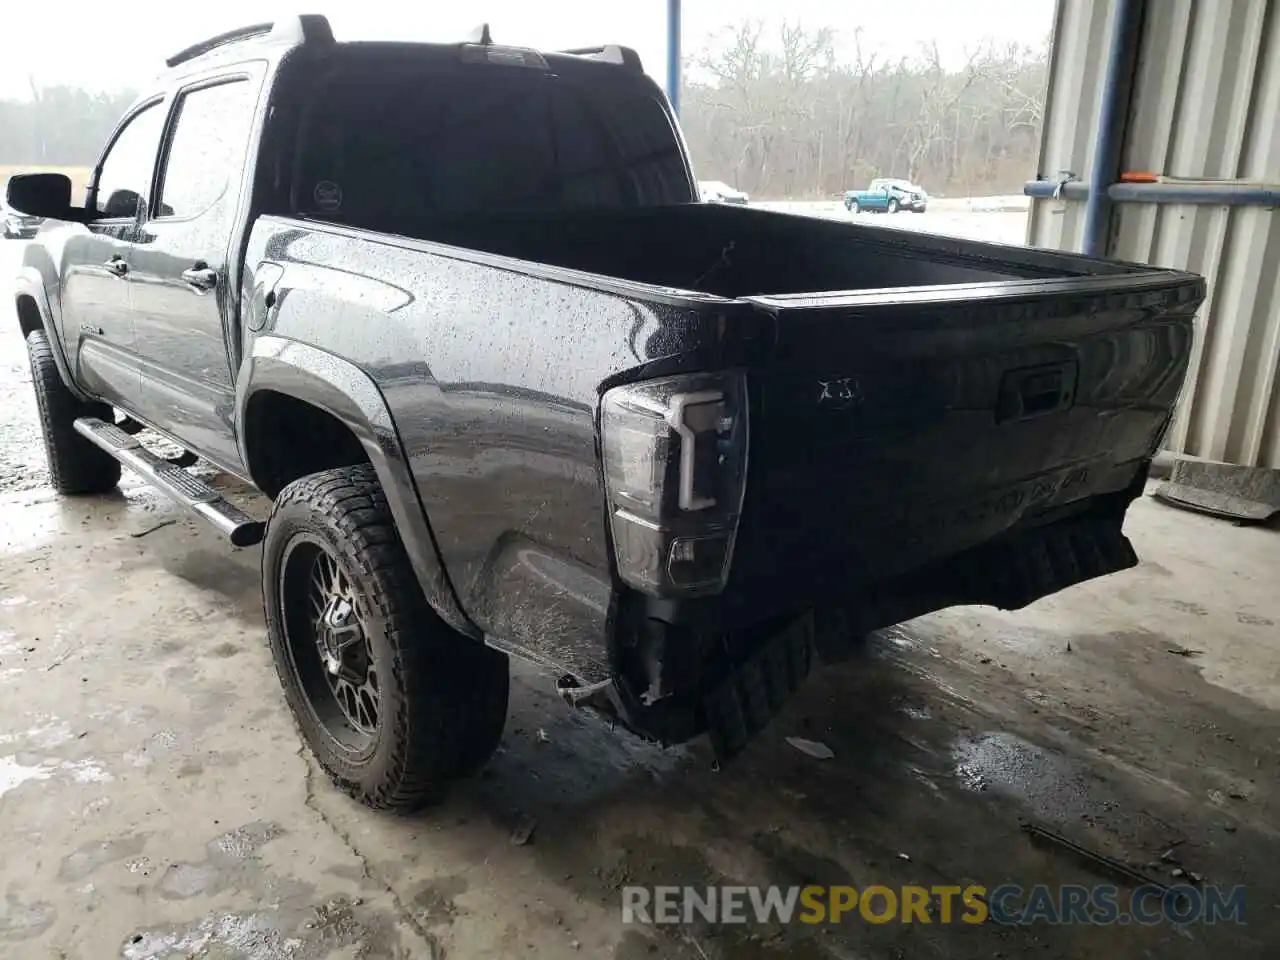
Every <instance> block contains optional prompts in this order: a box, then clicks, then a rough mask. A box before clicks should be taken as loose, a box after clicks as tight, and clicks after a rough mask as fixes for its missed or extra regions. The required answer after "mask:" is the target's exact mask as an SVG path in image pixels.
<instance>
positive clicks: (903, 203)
mask: <svg viewBox="0 0 1280 960" xmlns="http://www.w3.org/2000/svg"><path fill="white" fill-rule="evenodd" d="M928 205H929V195H928V194H927V193H925V190H924V187H921V186H918V185H917V184H914V183H912V182H911V181H910V180H898V179H895V178H892V177H883V178H880V179H877V180H872V181H871V185H870V186H868V187H867V189H865V190H848V191H845V195H844V208H845V209H846V210H848V211H849V212H850V213H858V212H860V211H862V210H870V211H872V212H873V213H897V212H898V211H899V210H910V211H912V212H913V213H924V211H925V209H926V208H927V207H928Z"/></svg>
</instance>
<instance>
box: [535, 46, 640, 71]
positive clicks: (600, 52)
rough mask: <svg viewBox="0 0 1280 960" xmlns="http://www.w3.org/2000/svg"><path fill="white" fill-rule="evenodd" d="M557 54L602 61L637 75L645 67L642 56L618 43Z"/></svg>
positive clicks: (559, 51) (580, 48)
mask: <svg viewBox="0 0 1280 960" xmlns="http://www.w3.org/2000/svg"><path fill="white" fill-rule="evenodd" d="M556 52H557V53H567V54H570V55H571V56H575V57H586V58H587V59H589V60H602V61H604V62H605V63H616V64H617V65H618V66H620V67H626V68H627V69H629V70H634V71H636V72H637V73H643V72H644V65H643V64H641V63H640V54H638V53H636V52H635V51H634V50H632V49H631V48H630V47H623V46H619V45H618V44H616V43H608V44H604V45H603V46H599V47H575V48H574V49H572V50H558V51H556Z"/></svg>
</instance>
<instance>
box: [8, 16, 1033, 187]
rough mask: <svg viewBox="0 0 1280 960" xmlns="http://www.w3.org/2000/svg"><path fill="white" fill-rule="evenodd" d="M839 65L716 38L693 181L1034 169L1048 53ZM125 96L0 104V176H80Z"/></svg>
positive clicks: (999, 52)
mask: <svg viewBox="0 0 1280 960" xmlns="http://www.w3.org/2000/svg"><path fill="white" fill-rule="evenodd" d="M851 39H852V44H851V53H852V58H850V56H849V51H848V50H847V49H846V52H845V55H844V56H839V55H838V54H837V43H836V40H837V34H836V32H835V31H834V30H832V29H830V28H819V29H808V28H804V27H801V26H791V25H784V26H783V27H782V28H781V30H780V31H779V32H777V33H776V34H766V32H765V29H764V27H763V25H762V24H761V23H760V22H758V21H744V22H741V23H738V24H736V25H734V26H730V27H726V28H725V29H724V30H723V31H722V32H721V33H720V34H719V35H717V36H716V37H714V38H713V40H712V42H711V43H710V44H709V45H708V46H707V47H706V48H704V49H703V50H701V51H700V52H697V53H696V54H695V55H694V56H693V57H691V58H690V59H689V62H688V64H687V70H686V79H685V83H684V87H683V89H682V91H681V118H680V119H681V124H682V126H683V128H684V133H685V137H686V139H687V140H688V143H689V148H690V151H691V153H692V154H693V159H694V164H695V167H696V169H697V172H698V176H699V177H700V178H701V179H705V180H724V181H727V182H728V183H731V184H733V185H734V186H736V187H738V188H740V189H743V190H746V191H747V192H748V193H750V194H751V195H752V196H753V197H758V198H761V199H765V198H773V199H808V198H819V197H830V196H835V195H839V194H840V193H842V192H843V191H844V190H846V189H851V188H854V187H861V186H865V185H866V184H867V182H868V181H869V180H870V179H871V178H872V177H877V176H881V177H884V176H891V177H904V178H907V179H910V180H914V181H916V182H918V183H921V184H922V185H924V186H925V188H926V189H927V190H929V191H930V192H931V193H935V194H952V195H961V194H981V193H1016V192H1019V190H1020V187H1021V184H1022V182H1023V181H1025V180H1027V179H1030V178H1031V177H1032V176H1033V174H1034V170H1035V166H1036V160H1037V154H1038V150H1039V137H1040V125H1041V120H1042V117H1043V112H1044V93H1045V84H1046V82H1047V77H1048V43H1047V42H1045V43H1044V44H1041V45H1039V46H1036V47H1030V46H1009V47H1002V48H997V47H994V46H992V45H989V44H988V45H984V46H982V47H980V48H978V49H976V50H972V51H970V52H969V53H968V55H967V60H966V62H965V63H964V64H963V65H962V66H959V67H954V66H950V67H949V66H945V65H944V64H943V60H942V57H941V56H940V55H939V51H938V47H937V44H936V43H933V44H922V45H921V46H920V48H919V52H918V53H917V54H916V55H915V56H912V57H905V58H898V59H895V60H886V59H884V58H882V57H880V56H878V55H877V54H876V53H875V52H868V51H866V50H865V49H864V48H863V45H862V43H861V36H860V31H857V30H855V31H854V32H853V35H852V38H851ZM133 98H134V95H133V93H131V92H128V91H124V92H116V93H93V92H89V91H87V90H81V89H77V88H74V87H66V86H54V87H37V86H36V85H35V84H34V83H33V84H32V96H31V99H30V100H0V165H6V166H23V165H42V166H86V167H87V166H91V165H92V164H93V162H94V161H95V160H96V159H97V156H98V153H99V151H100V150H101V149H102V145H103V143H104V142H105V141H106V138H107V136H108V135H109V134H110V132H111V130H112V128H113V127H114V126H115V124H116V123H117V121H118V120H119V118H120V116H121V115H122V114H123V113H124V111H125V110H126V109H127V108H128V105H129V104H130V103H131V102H132V100H133Z"/></svg>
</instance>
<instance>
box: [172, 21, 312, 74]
mask: <svg viewBox="0 0 1280 960" xmlns="http://www.w3.org/2000/svg"><path fill="white" fill-rule="evenodd" d="M254 37H270V38H272V39H275V40H280V41H282V42H285V43H293V44H305V43H333V30H332V29H331V28H330V26H329V21H328V20H327V19H326V18H325V17H323V16H321V15H320V14H315V13H307V14H302V15H300V16H296V17H290V18H289V19H287V20H278V21H276V22H275V23H255V24H253V25H252V26H248V27H238V28H236V29H235V30H228V31H227V32H226V33H220V34H218V35H217V36H216V37H210V38H209V39H208V40H201V41H200V42H199V43H193V44H192V45H191V46H189V47H187V48H186V49H185V50H179V51H178V52H177V53H175V54H174V55H173V56H172V57H169V58H168V59H167V60H165V62H164V65H165V66H166V67H176V66H178V64H180V63H186V62H187V61H188V60H194V59H195V58H196V57H201V56H204V55H205V54H206V53H208V52H210V51H211V50H215V49H217V48H218V47H221V46H225V45H226V44H228V43H238V42H239V41H241V40H251V39H253V38H254Z"/></svg>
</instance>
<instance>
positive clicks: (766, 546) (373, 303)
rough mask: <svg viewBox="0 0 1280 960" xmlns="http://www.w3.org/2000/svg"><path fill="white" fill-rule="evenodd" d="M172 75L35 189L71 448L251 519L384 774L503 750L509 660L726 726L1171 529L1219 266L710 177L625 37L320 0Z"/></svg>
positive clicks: (232, 519)
mask: <svg viewBox="0 0 1280 960" xmlns="http://www.w3.org/2000/svg"><path fill="white" fill-rule="evenodd" d="M168 67H169V69H168V70H167V72H166V73H164V74H163V75H162V78H161V80H160V82H159V83H158V84H157V85H156V86H155V88H154V89H153V90H152V91H151V92H149V93H148V94H147V95H146V96H145V97H143V98H142V99H141V100H140V101H139V102H138V103H137V105H136V106H135V107H134V108H132V109H131V110H130V111H129V113H128V114H127V115H126V116H125V117H124V119H123V120H122V121H121V123H120V125H119V127H118V128H117V129H116V131H115V132H114V133H113V134H112V136H111V138H110V140H109V141H108V143H107V144H106V147H105V149H104V151H103V153H102V156H101V159H100V160H99V161H98V163H97V166H96V167H95V169H94V171H93V175H92V181H91V184H90V186H89V188H88V191H87V195H86V197H85V200H84V205H83V206H74V205H73V203H72V199H71V189H70V184H69V182H68V181H67V180H66V178H64V177H61V176H57V175H50V174H31V175H27V176H18V177H14V178H13V179H12V180H11V182H10V185H9V190H8V196H9V202H10V204H11V205H12V206H13V207H14V208H16V209H18V210H20V211H23V212H25V213H28V214H30V215H33V216H38V217H43V218H46V219H45V222H44V225H43V226H42V227H41V229H40V232H39V234H38V236H37V238H36V240H35V242H33V243H32V244H30V245H29V246H28V247H27V250H26V252H25V260H24V266H23V268H22V270H21V273H20V275H19V277H18V279H17V294H16V298H17V321H18V323H19V324H20V325H21V329H22V332H23V334H24V336H25V337H26V340H27V345H28V348H29V351H30V357H31V365H32V373H33V378H34V383H35V390H36V394H37V398H38V400H39V406H40V413H41V417H42V419H43V428H44V437H45V442H46V446H47V452H48V459H49V469H50V474H51V476H52V481H53V484H54V486H55V487H56V488H57V489H58V490H59V491H60V492H62V493H64V494H94V493H101V492H103V491H106V490H109V489H110V488H112V487H113V486H115V484H116V483H117V482H118V480H119V477H120V466H121V465H122V464H123V465H124V466H125V467H128V468H129V469H130V470H133V471H135V472H136V473H138V474H140V475H141V476H142V477H144V478H145V479H147V480H149V481H150V482H151V483H153V484H155V485H156V486H157V487H159V488H160V489H162V490H164V491H165V492H167V493H168V494H170V495H171V496H173V497H174V498H176V499H177V500H178V501H180V502H181V503H183V504H185V505H186V506H187V507H188V508H189V509H190V510H191V511H193V512H194V513H195V514H197V515H199V516H201V517H203V518H205V519H207V520H209V521H211V522H212V523H213V524H214V525H215V526H216V527H217V528H218V529H220V530H222V531H223V532H224V533H225V534H226V535H227V536H228V538H229V539H230V541H231V543H233V544H235V545H237V546H249V545H252V544H255V543H259V542H261V544H262V584H263V595H264V605H265V609H266V622H267V629H268V634H269V640H270V645H271V650H272V653H273V655H274V658H275V662H276V665H277V667H278V670H279V674H280V678H281V681H282V683H283V686H284V689H285V692H286V694H287V698H288V702H289V704H290V706H291V708H292V709H293V710H294V711H295V714H296V716H297V718H298V721H299V723H300V726H301V729H302V731H303V734H304V736H305V738H306V739H307V741H308V743H309V745H310V747H311V748H312V750H313V751H314V752H315V754H316V756H317V757H318V759H319V761H320V762H321V763H322V764H323V766H324V767H325V768H326V769H327V770H328V772H329V773H330V774H331V776H332V777H333V778H334V780H335V781H336V782H337V783H339V784H340V785H341V786H343V787H344V788H345V789H347V790H348V791H350V792H351V793H352V794H353V795H354V796H356V797H358V798H360V799H361V800H362V801H363V802H365V803H367V804H369V805H371V806H376V807H388V808H409V807H414V806H416V805H418V804H420V803H422V802H424V801H426V800H427V799H429V798H430V797H431V796H432V795H433V794H434V793H435V791H436V790H437V788H439V787H441V786H442V785H444V784H446V783H447V782H448V781H450V780H452V779H454V778H457V777H461V776H464V775H466V774H468V773H470V772H472V771H475V770H476V769H478V767H479V766H480V765H482V764H483V763H484V762H485V761H486V760H487V759H488V757H489V756H490V754H491V753H492V751H493V750H494V749H495V748H496V746H497V744H498V742H499V740H500V737H501V735H502V728H503V723H504V720H505V716H506V710H507V695H508V682H509V681H508V661H507V655H508V654H516V655H519V656H522V657H527V658H532V659H533V660H535V661H537V662H539V663H541V664H543V665H545V666H547V667H549V668H550V669H551V670H552V671H553V673H554V675H555V676H556V677H557V678H558V679H557V681H556V683H557V686H558V689H559V691H560V693H561V694H562V695H563V697H564V698H565V699H566V700H567V701H569V702H570V703H572V704H574V705H578V706H585V707H589V708H592V709H595V710H598V711H601V712H603V713H605V714H607V715H609V716H610V717H611V718H613V719H614V720H616V721H617V722H619V723H620V724H622V725H623V726H625V727H627V728H629V729H631V730H633V731H635V732H637V733H639V734H641V735H643V736H645V737H648V738H651V739H654V740H657V741H660V742H664V743H674V742H681V741H685V740H688V739H690V738H693V737H695V736H698V735H701V734H703V733H709V734H710V737H711V742H712V745H713V748H714V750H715V751H716V752H717V754H718V755H719V756H720V757H725V758H727V757H730V756H732V755H733V754H734V753H736V752H737V751H739V750H740V749H741V748H742V746H743V745H744V744H745V743H746V742H747V741H748V740H749V739H750V737H751V736H752V735H753V734H755V733H756V732H758V731H759V730H760V729H761V728H762V726H763V725H764V724H765V723H766V722H767V721H768V719H769V718H770V716H771V715H773V714H774V713H775V712H776V710H777V709H778V707H779V705H780V704H781V703H782V702H783V700H784V699H785V698H786V697H787V696H788V695H789V694H790V693H791V692H792V691H793V690H794V689H795V688H796V687H797V685H798V684H799V683H800V682H801V681H802V679H803V678H804V677H805V675H806V673H807V672H808V671H809V669H810V667H811V666H812V665H813V664H814V663H817V662H819V661H822V660H826V659H831V658H836V657H839V656H841V655H842V654H843V652H844V651H845V650H847V649H848V648H849V647H850V646H851V645H852V644H853V643H854V642H855V640H856V638H857V637H859V636H862V635H865V633H866V632H867V631H870V630H873V629H876V628H879V627H883V626H887V625H889V624H893V623H898V622H901V621H903V620H906V619H909V618H911V617H914V616H917V615H920V614H923V613H925V612H927V611H931V610H937V609H940V608H942V607H946V606H950V605H955V604H991V605H996V606H999V607H1003V608H1018V607H1021V606H1023V605H1025V604H1028V603H1031V602H1032V601H1034V600H1036V599H1037V598H1039V597H1043V596H1046V595H1048V594H1051V593H1053V592H1055V591H1058V590H1062V589H1063V588H1066V587H1069V586H1071V585H1072V584H1076V583H1079V582H1081V581H1083V580H1086V579H1089V578H1092V577H1098V576H1102V575H1105V574H1109V573H1112V572H1114V571H1118V570H1122V569H1124V568H1127V567H1131V566H1133V565H1134V564H1135V563H1136V562H1137V559H1136V557H1135V554H1134V552H1133V550H1132V548H1131V546H1130V544H1129V542H1128V540H1127V539H1126V538H1125V537H1124V535H1123V533H1122V532H1121V527H1122V524H1123V521H1124V517H1125V512H1126V509H1127V507H1128V505H1129V503H1130V502H1131V501H1132V500H1133V498H1134V497H1135V496H1137V495H1139V493H1140V491H1141V490H1142V488H1143V482H1144V480H1145V478H1146V475H1147V470H1148V466H1149V463H1150V459H1151V457H1152V456H1153V454H1154V452H1155V451H1156V449H1157V446H1158V444H1159V441H1160V438H1161V435H1162V431H1163V430H1164V429H1165V427H1166V424H1167V422H1168V420H1169V417H1170V413H1171V411H1172V409H1173V407H1174V404H1175V401H1176V399H1177V396H1178V393H1179V390H1180V388H1181V385H1182V382H1183V378H1184V375H1185V372H1186V369H1187V364H1188V357H1189V354H1190V350H1191V345H1192V337H1193V317H1194V314H1195V312H1196V310H1197V308H1198V307H1199V305H1200V303H1201V301H1202V300H1203V298H1204V296H1205V286H1204V283H1203V281H1202V280H1201V278H1199V277H1197V276H1193V275H1189V274H1185V273H1177V272H1173V271H1169V270H1161V269H1154V268H1150V267H1145V266H1139V265H1134V264H1125V263H1113V262H1106V261H1100V260H1094V259H1086V258H1083V257H1080V256H1077V255H1074V254H1070V253H1060V252H1054V251H1048V250H1037V249H1023V248H1017V247H1010V246H1001V245H996V244H986V243H975V242H972V241H968V240H964V241H961V240H953V239H946V238H942V237H936V236H928V235H924V234H920V233H914V232H913V233H904V232H901V231H893V230H883V229H878V228H876V227H868V226H861V225H856V224H852V223H840V222H828V221H823V220H817V219H809V218H804V217H798V216H788V215H785V214H778V213H771V212H765V211H760V210H755V209H750V208H743V207H736V206H730V205H723V204H704V203H700V202H698V193H697V186H696V181H695V179H694V175H693V171H692V168H691V166H690V163H689V158H688V156H687V152H686V149H685V146H684V143H683V140H682V137H681V135H680V132H679V128H678V126H677V123H676V120H675V118H674V116H673V115H672V112H671V109H670V106H669V104H668V103H667V101H666V99H665V98H664V96H663V95H662V93H661V91H660V90H659V89H658V88H657V87H656V86H655V85H654V83H653V82H652V81H651V80H649V79H648V78H647V77H646V76H645V74H644V73H643V72H642V70H641V67H640V64H639V61H638V59H637V57H636V56H635V54H634V52H633V51H631V50H628V49H626V48H623V47H613V46H606V47H600V48H596V49H591V50H576V51H568V52H560V53H550V52H547V53H541V52H537V51H534V50H529V49H523V48H514V47H507V46H501V45H497V44H495V43H493V42H492V38H491V37H490V35H489V32H488V30H487V28H486V29H484V30H482V31H479V32H478V33H477V35H476V36H475V37H474V38H472V40H471V41H469V42H464V43H458V44H408V43H339V42H336V41H335V40H334V38H333V35H332V33H331V31H330V29H329V26H328V24H327V23H326V21H325V20H324V19H323V18H320V17H313V16H306V17H301V18H293V19H290V20H288V21H284V22H278V23H276V24H274V25H271V24H267V25H261V26H257V27H251V28H247V29H244V30H239V31H235V32H233V33H230V34H225V35H222V36H219V37H216V38H214V39H212V40H209V41H206V42H205V43H202V44H200V45H198V46H196V47H193V48H191V49H189V50H186V51H183V52H182V53H180V54H178V55H176V56H174V57H173V58H171V59H170V60H169V61H168ZM157 436H158V437H161V438H167V439H168V440H170V441H172V442H174V443H176V444H177V445H178V446H179V447H180V448H181V449H183V450H184V451H185V452H184V453H183V454H182V455H180V456H164V455H162V454H163V448H160V449H159V452H158V450H157V448H156V446H155V444H154V443H152V442H151V439H150V438H153V437H157ZM197 459H199V460H203V461H206V462H207V463H208V464H211V465H212V466H213V467H215V468H216V469H217V470H220V471H223V472H225V473H228V474H232V475H234V476H236V477H239V478H241V479H242V480H244V481H246V482H247V483H249V484H251V485H252V486H253V487H254V488H256V489H257V490H259V491H261V492H262V493H264V494H266V496H267V497H269V498H271V500H272V501H273V506H272V508H271V511H270V514H269V516H268V517H267V518H266V519H265V520H263V519H261V518H258V517H253V516H250V515H248V514H246V513H244V512H242V510H241V509H238V508H237V507H236V506H234V505H233V504H232V503H230V502H228V501H227V500H226V499H224V498H223V497H222V496H221V495H220V494H219V493H218V492H216V491H215V490H214V489H213V488H212V487H211V486H209V485H207V484H206V482H205V481H204V480H203V479H202V477H203V476H207V473H201V472H195V473H193V472H191V471H190V470H189V469H188V467H189V466H191V465H192V464H194V463H195V462H196V460H197Z"/></svg>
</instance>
